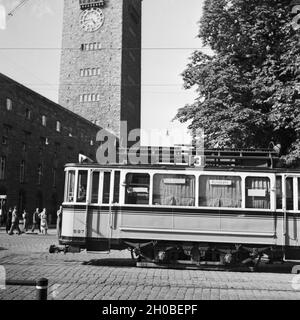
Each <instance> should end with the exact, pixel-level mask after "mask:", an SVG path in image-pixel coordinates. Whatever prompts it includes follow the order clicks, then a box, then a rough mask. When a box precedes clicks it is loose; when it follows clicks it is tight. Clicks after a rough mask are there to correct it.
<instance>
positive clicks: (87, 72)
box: [80, 68, 101, 77]
mask: <svg viewBox="0 0 300 320" xmlns="http://www.w3.org/2000/svg"><path fill="white" fill-rule="evenodd" d="M100 70H101V69H100V68H85V69H80V76H81V77H92V76H93V77H94V76H99V75H100V72H101V71H100Z"/></svg>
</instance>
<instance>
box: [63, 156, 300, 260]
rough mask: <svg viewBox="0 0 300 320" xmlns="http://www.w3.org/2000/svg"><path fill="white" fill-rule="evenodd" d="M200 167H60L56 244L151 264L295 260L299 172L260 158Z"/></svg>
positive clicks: (215, 159)
mask: <svg viewBox="0 0 300 320" xmlns="http://www.w3.org/2000/svg"><path fill="white" fill-rule="evenodd" d="M192 157H193V156H192ZM204 159H205V162H206V163H205V165H204V166H203V167H201V168H199V167H198V166H197V165H196V164H193V162H191V161H190V163H180V164H178V163H175V162H174V161H173V162H172V161H170V162H168V163H166V162H165V161H164V162H162V161H158V162H157V163H156V164H154V165H153V164H151V165H142V164H138V165H131V164H110V165H101V166H100V165H99V164H68V165H66V167H65V174H66V179H65V181H66V183H65V196H64V203H63V219H62V233H61V237H60V244H61V245H64V246H68V247H72V248H73V249H74V248H76V249H78V251H80V250H84V249H85V250H87V251H99V252H101V251H102V252H103V251H109V250H123V249H130V250H131V252H132V255H133V257H134V258H136V259H137V260H138V261H148V262H151V263H155V264H175V263H177V262H178V261H189V262H190V263H194V264H196V265H197V264H198V265H200V264H214V265H228V266H230V265H239V264H255V263H257V262H258V261H260V259H261V258H266V259H268V261H269V262H272V261H276V260H277V261H278V260H279V261H283V260H284V259H296V260H298V259H300V244H299V237H300V170H296V169H293V170H292V169H287V168H279V167H277V165H276V161H277V154H275V153H274V152H272V151H270V150H263V151H257V150H246V151H245V150H244V151H241V150H233V151H232V150H230V151H228V150H227V151H226V150H210V151H209V150H208V151H205V158H204Z"/></svg>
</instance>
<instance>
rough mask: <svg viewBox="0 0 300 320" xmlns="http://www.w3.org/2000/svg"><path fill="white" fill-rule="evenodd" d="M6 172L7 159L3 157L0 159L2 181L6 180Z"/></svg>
mask: <svg viewBox="0 0 300 320" xmlns="http://www.w3.org/2000/svg"><path fill="white" fill-rule="evenodd" d="M5 170H6V157H5V156H2V157H1V158H0V180H4V179H5Z"/></svg>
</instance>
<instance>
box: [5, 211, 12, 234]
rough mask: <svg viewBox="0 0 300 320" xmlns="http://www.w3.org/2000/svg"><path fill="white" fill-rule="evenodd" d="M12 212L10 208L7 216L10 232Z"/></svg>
mask: <svg viewBox="0 0 300 320" xmlns="http://www.w3.org/2000/svg"><path fill="white" fill-rule="evenodd" d="M12 212H13V210H12V208H9V209H8V212H7V217H6V233H9V230H10V228H11V219H12Z"/></svg>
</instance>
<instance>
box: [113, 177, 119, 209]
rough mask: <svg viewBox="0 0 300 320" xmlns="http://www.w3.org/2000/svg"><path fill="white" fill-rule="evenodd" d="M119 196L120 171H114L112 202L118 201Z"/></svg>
mask: <svg viewBox="0 0 300 320" xmlns="http://www.w3.org/2000/svg"><path fill="white" fill-rule="evenodd" d="M119 196H120V171H116V172H115V183H114V199H113V202H114V203H119Z"/></svg>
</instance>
